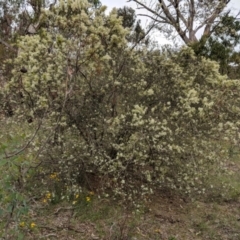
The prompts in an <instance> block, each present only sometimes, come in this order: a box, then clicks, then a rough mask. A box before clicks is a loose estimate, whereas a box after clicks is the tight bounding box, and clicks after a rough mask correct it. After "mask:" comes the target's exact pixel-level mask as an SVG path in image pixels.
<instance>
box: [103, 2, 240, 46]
mask: <svg viewBox="0 0 240 240" xmlns="http://www.w3.org/2000/svg"><path fill="white" fill-rule="evenodd" d="M101 2H102V4H103V5H106V6H107V7H108V9H107V10H108V11H110V10H111V9H112V8H114V7H117V8H120V7H123V6H129V7H132V8H134V9H136V4H135V3H133V2H128V0H101ZM228 6H229V7H230V8H231V9H232V10H233V11H234V12H236V13H237V12H239V11H240V0H231V1H230V3H229V5H228ZM141 20H142V24H143V26H144V25H146V24H147V22H146V20H144V19H141ZM154 38H155V39H156V38H157V39H156V40H158V42H159V40H160V42H161V44H166V43H170V42H169V41H167V40H166V39H165V38H164V37H161V36H159V35H156V34H154Z"/></svg>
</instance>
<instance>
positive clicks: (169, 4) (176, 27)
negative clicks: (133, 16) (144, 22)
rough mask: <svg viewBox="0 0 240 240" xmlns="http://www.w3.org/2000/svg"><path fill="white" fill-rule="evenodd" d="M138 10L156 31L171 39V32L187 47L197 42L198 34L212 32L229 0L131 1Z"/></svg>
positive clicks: (205, 35)
mask: <svg viewBox="0 0 240 240" xmlns="http://www.w3.org/2000/svg"><path fill="white" fill-rule="evenodd" d="M131 2H135V3H136V4H137V6H138V8H139V9H144V10H146V11H147V13H146V14H145V13H144V14H139V15H142V16H146V17H148V18H150V19H152V20H153V22H154V24H155V26H156V28H157V29H159V30H160V31H162V32H165V33H166V36H167V37H169V36H171V34H172V33H177V35H178V36H179V37H180V38H181V39H182V41H183V42H184V43H185V44H186V45H189V44H191V43H194V42H197V41H199V39H200V38H201V37H200V38H199V37H197V34H199V32H202V29H203V32H202V33H201V35H202V36H204V37H209V36H210V35H211V33H212V31H213V30H214V29H213V26H214V23H215V21H216V20H217V19H219V17H220V15H221V14H222V13H223V12H224V10H225V9H226V6H227V4H228V3H229V2H230V0H211V1H209V0H157V1H151V2H149V1H144V0H131Z"/></svg>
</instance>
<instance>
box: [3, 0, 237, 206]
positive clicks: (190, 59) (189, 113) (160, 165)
mask: <svg viewBox="0 0 240 240" xmlns="http://www.w3.org/2000/svg"><path fill="white" fill-rule="evenodd" d="M41 19H42V23H41V26H42V27H41V28H40V30H39V33H38V34H36V35H34V36H25V37H23V38H21V40H20V41H19V44H18V45H19V48H20V53H19V55H18V57H17V58H16V59H15V61H14V65H15V69H14V71H13V73H12V74H13V77H12V79H11V81H9V83H8V84H7V85H6V86H5V89H4V93H5V94H6V95H7V96H10V98H11V101H12V102H11V104H12V106H13V108H14V117H13V118H15V120H16V121H17V122H19V123H21V122H26V121H27V120H29V119H32V121H31V123H30V124H31V126H32V128H33V129H34V127H35V131H33V135H34V138H32V141H31V144H30V148H29V150H28V154H31V155H35V156H36V157H35V158H34V161H33V163H34V164H35V165H39V166H40V165H41V168H42V169H43V170H44V172H45V174H46V176H48V179H49V176H50V180H53V179H55V178H57V179H58V182H60V183H61V184H62V186H63V187H64V186H71V185H74V186H75V185H76V184H77V185H80V186H85V187H87V188H89V189H97V191H103V192H105V193H106V194H108V193H109V191H110V192H114V193H115V194H117V195H120V196H122V197H125V198H128V199H130V200H131V199H132V198H133V197H136V196H139V195H140V194H150V193H152V192H154V190H155V189H161V188H165V187H168V188H172V189H178V190H181V191H182V192H183V193H191V192H194V193H196V192H198V193H200V194H202V193H204V191H205V190H204V189H205V186H204V183H205V181H206V180H207V178H208V176H209V175H210V174H211V173H216V172H217V168H216V166H217V167H221V165H222V164H223V163H224V160H226V157H227V154H226V151H225V149H224V148H222V142H223V141H226V142H229V141H233V142H234V141H235V136H236V131H237V130H238V127H239V121H238V119H239V112H240V111H239V106H240V105H239V96H238V94H239V82H238V81H233V80H231V81H230V80H227V79H226V77H225V76H221V75H219V73H218V65H217V64H216V63H215V62H211V61H209V60H206V59H204V58H197V57H196V56H195V55H194V53H193V51H192V50H190V49H188V48H186V49H182V50H181V51H180V52H179V53H177V54H175V55H173V56H172V57H168V56H165V55H164V54H163V53H160V52H159V51H153V50H149V49H144V48H143V47H142V48H141V49H138V50H134V49H132V48H130V47H129V46H128V43H127V42H126V38H125V36H126V34H127V30H126V29H124V28H123V27H122V25H121V19H119V18H118V17H117V12H116V11H115V10H113V11H112V12H111V13H110V14H109V15H108V16H107V15H106V14H105V7H101V8H100V9H97V10H93V9H91V8H89V5H88V3H87V2H86V1H80V0H71V1H68V2H67V3H64V2H63V1H60V3H59V5H58V6H57V7H55V8H54V9H53V10H47V11H45V12H43V13H42V18H41ZM22 67H25V68H26V69H27V72H25V73H22V72H20V71H19V70H20V69H21V68H22ZM36 129H37V130H36ZM56 172H57V175H55V173H56ZM58 184H59V183H58ZM88 200H89V201H90V197H89V199H86V201H87V202H88ZM74 201H76V200H74Z"/></svg>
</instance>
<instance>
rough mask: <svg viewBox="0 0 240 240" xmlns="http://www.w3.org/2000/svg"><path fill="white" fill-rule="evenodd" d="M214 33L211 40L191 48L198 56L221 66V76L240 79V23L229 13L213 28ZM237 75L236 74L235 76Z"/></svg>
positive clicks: (202, 41) (203, 39) (205, 39)
mask: <svg viewBox="0 0 240 240" xmlns="http://www.w3.org/2000/svg"><path fill="white" fill-rule="evenodd" d="M213 29H214V31H213V33H212V34H211V36H210V37H209V38H202V39H201V40H200V41H199V42H197V43H194V44H192V45H191V47H192V48H193V49H194V51H195V53H196V54H197V55H201V56H205V57H207V58H210V59H212V60H214V61H217V62H218V63H219V65H220V68H219V71H220V73H221V74H227V75H228V76H231V78H238V77H239V75H238V74H236V73H237V72H236V70H237V66H238V64H239V62H238V57H237V56H238V55H239V53H238V51H239V50H238V49H239V43H240V22H239V20H238V19H237V18H236V17H234V16H232V15H230V14H229V13H227V14H225V15H224V16H222V17H221V19H220V21H219V22H218V23H216V24H215V25H214V27H213ZM234 73H235V74H234Z"/></svg>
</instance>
